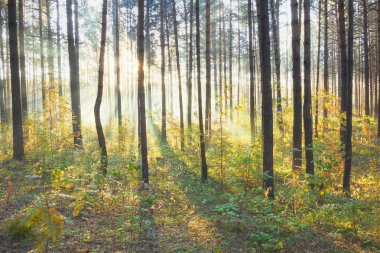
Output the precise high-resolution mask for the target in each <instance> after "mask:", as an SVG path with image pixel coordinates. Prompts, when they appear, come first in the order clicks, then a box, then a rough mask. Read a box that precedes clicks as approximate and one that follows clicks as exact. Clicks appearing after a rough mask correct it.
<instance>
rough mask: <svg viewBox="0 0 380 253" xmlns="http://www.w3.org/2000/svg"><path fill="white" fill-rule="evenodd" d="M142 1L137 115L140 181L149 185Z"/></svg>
mask: <svg viewBox="0 0 380 253" xmlns="http://www.w3.org/2000/svg"><path fill="white" fill-rule="evenodd" d="M144 51H145V48H144V0H139V1H138V18H137V59H138V81H137V82H138V99H137V100H138V114H139V142H140V149H141V167H142V181H143V182H144V183H149V169H148V145H147V134H146V116H145V88H144Z"/></svg>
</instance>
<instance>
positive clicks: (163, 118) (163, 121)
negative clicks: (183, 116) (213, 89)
mask: <svg viewBox="0 0 380 253" xmlns="http://www.w3.org/2000/svg"><path fill="white" fill-rule="evenodd" d="M164 8H165V6H164V0H160V24H161V26H160V42H161V96H162V97H161V102H162V116H161V128H162V129H161V138H162V141H163V142H164V143H166V141H167V140H166V87H165V29H164ZM190 40H191V38H190ZM190 50H191V49H190ZM190 76H191V71H190ZM189 82H190V83H191V80H189ZM190 121H191V116H190Z"/></svg>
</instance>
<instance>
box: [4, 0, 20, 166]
mask: <svg viewBox="0 0 380 253" xmlns="http://www.w3.org/2000/svg"><path fill="white" fill-rule="evenodd" d="M8 27H9V30H8V31H9V53H10V67H11V85H12V86H11V89H12V120H13V158H14V159H17V160H22V159H23V158H24V135H23V127H22V103H21V90H20V77H19V76H20V70H19V54H18V38H17V33H18V32H17V7H16V0H9V1H8Z"/></svg>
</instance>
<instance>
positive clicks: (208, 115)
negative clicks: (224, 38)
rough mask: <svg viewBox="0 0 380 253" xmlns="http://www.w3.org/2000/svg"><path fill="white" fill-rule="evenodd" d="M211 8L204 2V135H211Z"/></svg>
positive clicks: (207, 1)
mask: <svg viewBox="0 0 380 253" xmlns="http://www.w3.org/2000/svg"><path fill="white" fill-rule="evenodd" d="M210 15H211V6H210V0H206V113H205V115H206V117H205V124H206V135H210V134H211V52H210V51H211V42H210V40H211V18H210Z"/></svg>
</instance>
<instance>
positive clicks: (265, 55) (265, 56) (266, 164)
mask: <svg viewBox="0 0 380 253" xmlns="http://www.w3.org/2000/svg"><path fill="white" fill-rule="evenodd" d="M256 3H257V14H258V21H259V22H258V23H259V44H260V61H261V86H262V120H263V123H262V126H263V173H264V177H263V187H264V189H265V191H266V194H267V196H268V197H269V198H271V199H273V198H274V174H273V111H272V86H271V65H270V37H269V15H268V13H269V12H268V0H256Z"/></svg>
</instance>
